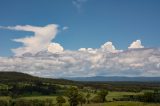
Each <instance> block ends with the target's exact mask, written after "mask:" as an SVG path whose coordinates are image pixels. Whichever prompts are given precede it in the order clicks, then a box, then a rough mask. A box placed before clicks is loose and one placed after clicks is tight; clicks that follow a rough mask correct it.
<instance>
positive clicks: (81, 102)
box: [78, 93, 86, 106]
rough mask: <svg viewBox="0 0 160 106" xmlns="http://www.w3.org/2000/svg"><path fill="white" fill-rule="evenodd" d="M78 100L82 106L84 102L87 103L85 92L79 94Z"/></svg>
mask: <svg viewBox="0 0 160 106" xmlns="http://www.w3.org/2000/svg"><path fill="white" fill-rule="evenodd" d="M78 101H79V103H80V104H81V106H82V104H85V103H86V98H85V96H84V94H83V93H79V95H78Z"/></svg>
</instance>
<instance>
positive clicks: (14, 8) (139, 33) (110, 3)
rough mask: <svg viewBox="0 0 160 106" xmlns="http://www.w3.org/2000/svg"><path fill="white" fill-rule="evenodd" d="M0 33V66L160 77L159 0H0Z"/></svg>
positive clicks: (45, 73)
mask: <svg viewBox="0 0 160 106" xmlns="http://www.w3.org/2000/svg"><path fill="white" fill-rule="evenodd" d="M0 37H1V38H0V63H1V64H0V71H18V72H24V73H28V74H32V75H37V76H42V77H67V76H101V75H102V76H158V77H159V76H160V0H0ZM14 55H15V56H14ZM10 56H11V57H10Z"/></svg>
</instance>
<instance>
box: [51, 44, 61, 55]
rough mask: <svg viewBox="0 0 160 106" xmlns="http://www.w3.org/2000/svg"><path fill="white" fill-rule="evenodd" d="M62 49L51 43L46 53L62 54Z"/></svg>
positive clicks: (58, 45)
mask: <svg viewBox="0 0 160 106" xmlns="http://www.w3.org/2000/svg"><path fill="white" fill-rule="evenodd" d="M63 50H64V49H63V47H62V46H61V45H60V44H58V43H51V44H49V45H48V52H51V53H61V52H63Z"/></svg>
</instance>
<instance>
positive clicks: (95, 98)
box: [91, 96, 103, 103]
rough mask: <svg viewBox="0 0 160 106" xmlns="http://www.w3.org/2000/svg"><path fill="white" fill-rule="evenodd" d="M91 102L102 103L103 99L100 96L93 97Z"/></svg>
mask: <svg viewBox="0 0 160 106" xmlns="http://www.w3.org/2000/svg"><path fill="white" fill-rule="evenodd" d="M91 102H93V103H102V102H103V99H102V98H101V97H100V96H95V97H93V98H92V99H91Z"/></svg>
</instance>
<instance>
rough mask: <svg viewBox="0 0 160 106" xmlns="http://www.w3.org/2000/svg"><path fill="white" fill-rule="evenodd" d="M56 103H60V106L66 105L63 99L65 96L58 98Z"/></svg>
mask: <svg viewBox="0 0 160 106" xmlns="http://www.w3.org/2000/svg"><path fill="white" fill-rule="evenodd" d="M56 101H57V103H58V106H62V104H63V103H66V100H65V99H64V98H63V96H58V97H57V98H56Z"/></svg>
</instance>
